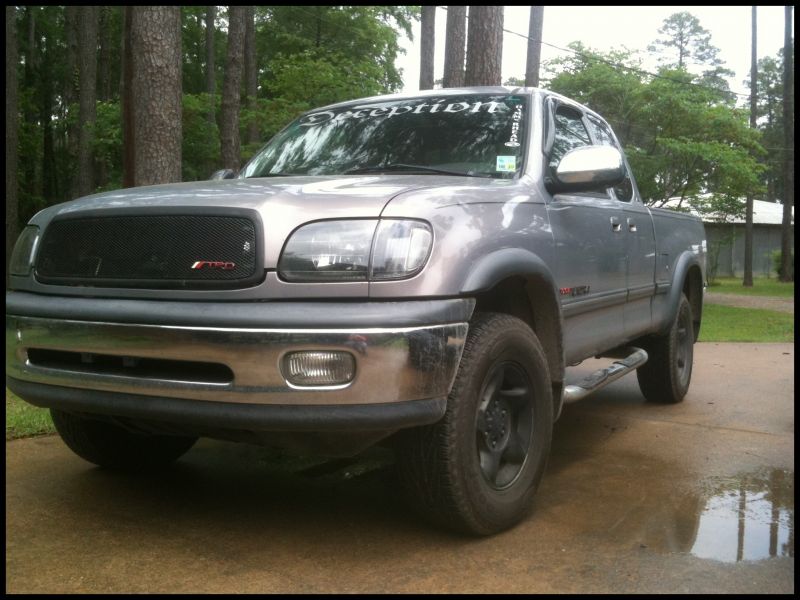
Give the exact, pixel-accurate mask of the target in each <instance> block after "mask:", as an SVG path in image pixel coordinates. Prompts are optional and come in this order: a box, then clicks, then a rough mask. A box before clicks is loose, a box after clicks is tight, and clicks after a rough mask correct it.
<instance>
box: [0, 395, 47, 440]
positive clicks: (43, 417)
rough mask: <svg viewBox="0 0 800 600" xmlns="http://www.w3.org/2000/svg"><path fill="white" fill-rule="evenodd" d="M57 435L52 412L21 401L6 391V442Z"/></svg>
mask: <svg viewBox="0 0 800 600" xmlns="http://www.w3.org/2000/svg"><path fill="white" fill-rule="evenodd" d="M46 433H55V427H53V421H52V420H51V419H50V412H49V411H48V410H47V409H46V408H37V407H35V406H32V405H30V404H28V403H27V402H25V401H24V400H20V399H19V398H17V396H15V395H14V394H13V393H11V392H10V391H9V390H8V389H6V440H13V439H16V438H21V437H30V436H33V435H42V434H46Z"/></svg>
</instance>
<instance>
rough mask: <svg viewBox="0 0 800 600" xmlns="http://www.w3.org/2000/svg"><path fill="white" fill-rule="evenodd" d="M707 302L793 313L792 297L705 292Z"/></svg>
mask: <svg viewBox="0 0 800 600" xmlns="http://www.w3.org/2000/svg"><path fill="white" fill-rule="evenodd" d="M705 302H706V303H707V304H724V305H725V306H738V307H741V308H763V309H766V310H776V311H778V312H785V313H791V314H794V298H776V297H774V296H742V295H740V294H719V293H715V292H706V296H705Z"/></svg>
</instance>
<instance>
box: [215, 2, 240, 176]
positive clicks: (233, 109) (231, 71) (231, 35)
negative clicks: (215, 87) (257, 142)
mask: <svg viewBox="0 0 800 600" xmlns="http://www.w3.org/2000/svg"><path fill="white" fill-rule="evenodd" d="M244 17H245V15H244V7H243V6H229V7H228V52H227V55H226V60H225V77H224V79H223V83H222V115H221V117H220V144H221V150H222V166H223V168H225V169H233V170H234V171H238V170H239V161H240V154H241V150H240V147H239V101H240V95H241V86H242V62H243V54H244V20H245V19H244Z"/></svg>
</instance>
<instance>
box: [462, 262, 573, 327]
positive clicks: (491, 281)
mask: <svg viewBox="0 0 800 600" xmlns="http://www.w3.org/2000/svg"><path fill="white" fill-rule="evenodd" d="M514 275H533V276H536V277H539V278H541V279H543V280H544V281H546V282H547V283H549V284H550V287H551V289H552V290H553V294H554V296H556V294H555V291H556V284H555V279H554V278H553V274H552V273H551V272H550V269H549V268H548V267H547V265H546V264H545V263H544V261H543V260H542V259H541V258H539V257H538V256H537V255H536V254H534V253H533V252H530V251H528V250H524V249H522V248H503V249H501V250H495V251H494V252H491V253H489V254H487V255H485V256H483V257H481V258H480V259H479V260H478V261H477V262H476V263H475V264H474V265H473V266H472V268H471V269H470V270H469V273H468V274H467V277H466V279H465V281H464V283H463V284H462V286H461V294H474V293H476V292H483V291H486V290H489V289H491V288H493V287H494V286H495V285H497V284H498V283H500V282H501V281H503V280H504V279H507V278H509V277H513V276H514ZM556 304H557V305H558V306H559V312H560V304H559V303H558V302H556Z"/></svg>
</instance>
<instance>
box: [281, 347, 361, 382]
mask: <svg viewBox="0 0 800 600" xmlns="http://www.w3.org/2000/svg"><path fill="white" fill-rule="evenodd" d="M281 371H282V372H283V377H284V378H285V379H286V381H287V382H289V383H290V384H291V385H297V386H315V385H342V384H345V383H348V382H350V381H352V380H353V377H354V376H355V374H356V361H355V359H354V358H353V355H352V354H350V353H349V352H310V351H308V352H291V353H290V354H287V355H286V356H284V357H283V365H282V366H281Z"/></svg>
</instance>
